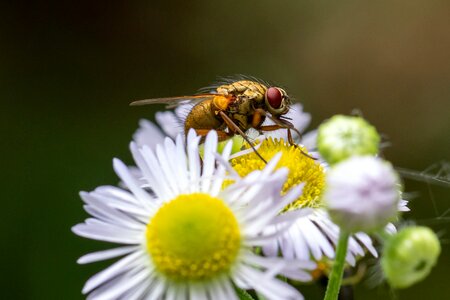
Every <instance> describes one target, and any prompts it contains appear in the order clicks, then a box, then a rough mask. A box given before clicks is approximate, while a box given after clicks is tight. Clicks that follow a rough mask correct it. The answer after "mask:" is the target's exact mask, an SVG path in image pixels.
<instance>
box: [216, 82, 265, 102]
mask: <svg viewBox="0 0 450 300" xmlns="http://www.w3.org/2000/svg"><path fill="white" fill-rule="evenodd" d="M266 90H267V87H266V86H265V85H263V84H261V83H258V82H255V81H251V80H239V81H235V82H233V83H231V84H225V85H221V86H219V87H218V88H217V93H218V94H222V95H233V96H234V97H235V98H236V100H239V101H245V100H251V101H255V102H257V103H258V102H261V103H262V102H263V101H264V95H265V93H266Z"/></svg>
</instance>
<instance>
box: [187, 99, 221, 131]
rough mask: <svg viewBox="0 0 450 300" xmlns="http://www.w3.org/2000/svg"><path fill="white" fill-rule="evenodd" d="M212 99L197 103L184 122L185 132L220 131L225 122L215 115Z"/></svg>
mask: <svg viewBox="0 0 450 300" xmlns="http://www.w3.org/2000/svg"><path fill="white" fill-rule="evenodd" d="M212 101H213V100H212V99H210V100H205V101H202V102H199V103H197V104H196V105H195V106H194V107H193V108H192V109H191V111H190V112H189V114H188V115H187V117H186V120H185V122H184V132H185V133H186V134H187V132H188V131H189V129H191V128H194V129H218V128H219V127H221V126H222V124H223V121H221V120H219V119H218V118H217V117H216V116H215V113H214V110H213V106H212Z"/></svg>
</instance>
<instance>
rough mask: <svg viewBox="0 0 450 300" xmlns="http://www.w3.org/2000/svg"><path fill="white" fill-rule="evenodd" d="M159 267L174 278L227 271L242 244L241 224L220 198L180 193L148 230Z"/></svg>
mask: <svg viewBox="0 0 450 300" xmlns="http://www.w3.org/2000/svg"><path fill="white" fill-rule="evenodd" d="M146 238H147V250H148V253H149V255H150V257H151V260H152V261H153V264H154V265H155V267H156V270H157V271H158V272H159V273H161V274H162V275H163V276H165V277H166V278H168V279H170V280H173V281H180V282H183V281H187V280H188V281H205V280H210V279H213V278H214V277H215V276H217V275H220V274H223V273H227V272H228V271H229V270H230V269H231V268H232V266H233V264H234V262H235V261H236V259H237V256H238V252H239V249H240V246H241V235H240V230H239V224H238V222H237V220H236V218H235V216H234V214H233V212H232V211H231V210H230V209H229V208H228V206H226V205H225V203H224V202H223V201H222V200H220V199H219V198H215V197H212V196H210V195H208V194H203V193H194V194H185V195H180V196H178V197H177V198H175V199H173V200H172V201H170V202H168V203H167V204H164V205H163V206H162V207H161V208H160V209H159V210H158V212H157V213H156V214H155V215H154V216H153V217H152V219H151V220H150V223H149V224H148V225H147V231H146Z"/></svg>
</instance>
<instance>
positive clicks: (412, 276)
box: [381, 226, 441, 288]
mask: <svg viewBox="0 0 450 300" xmlns="http://www.w3.org/2000/svg"><path fill="white" fill-rule="evenodd" d="M440 253H441V246H440V244H439V240H438V238H437V237H436V234H435V233H434V232H433V231H432V230H430V229H429V228H427V227H422V226H413V227H406V228H403V229H402V230H400V231H399V232H398V233H397V234H396V235H394V236H392V237H390V238H389V239H388V240H387V241H386V244H385V247H384V251H383V254H382V257H381V267H382V268H383V272H384V274H385V276H386V279H387V281H388V282H389V284H390V285H391V286H392V287H394V288H407V287H409V286H411V285H413V284H415V283H416V282H419V281H421V280H423V279H424V278H425V277H427V276H428V274H429V273H430V271H431V269H432V268H433V266H434V265H435V264H436V262H437V259H438V257H439V254H440Z"/></svg>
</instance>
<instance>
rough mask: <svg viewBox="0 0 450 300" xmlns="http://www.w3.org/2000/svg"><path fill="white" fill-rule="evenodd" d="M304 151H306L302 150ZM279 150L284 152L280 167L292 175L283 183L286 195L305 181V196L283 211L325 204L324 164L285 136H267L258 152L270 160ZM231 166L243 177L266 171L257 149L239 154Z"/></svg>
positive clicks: (278, 166) (283, 190) (283, 191)
mask: <svg viewBox="0 0 450 300" xmlns="http://www.w3.org/2000/svg"><path fill="white" fill-rule="evenodd" d="M302 151H303V153H302ZM278 152H281V153H282V156H281V159H280V161H279V162H278V165H277V168H281V167H286V168H288V169H289V174H288V178H287V180H286V182H285V183H284V185H283V189H282V192H281V193H282V194H283V195H284V194H286V193H287V191H289V189H291V188H292V187H294V186H296V185H298V184H301V183H304V184H305V186H304V187H303V193H302V195H301V196H300V197H299V198H298V199H297V200H295V201H294V202H292V203H291V204H289V205H288V206H286V207H285V208H284V209H283V211H287V210H293V209H297V208H300V207H313V208H316V207H320V206H322V201H321V195H322V191H323V189H324V185H325V173H324V169H323V167H322V166H321V165H320V164H319V163H317V162H316V161H315V160H313V159H311V158H310V157H308V156H306V155H305V154H308V152H307V151H306V149H305V148H303V147H301V146H299V145H289V144H288V143H286V142H285V141H284V140H283V139H280V140H279V139H272V138H268V139H265V140H264V141H263V142H262V143H261V146H260V147H259V148H258V153H259V154H261V156H262V157H264V159H265V160H267V161H269V160H270V159H271V158H272V157H273V156H274V155H275V154H277V153H278ZM231 165H232V166H233V168H234V169H235V170H236V172H237V173H238V174H239V175H240V176H246V175H247V174H249V173H250V172H252V171H255V170H262V169H263V168H264V167H265V163H264V162H263V161H262V160H261V159H260V158H259V157H258V156H257V155H256V153H255V152H251V153H249V154H245V155H242V156H238V157H236V158H234V159H232V160H231Z"/></svg>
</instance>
